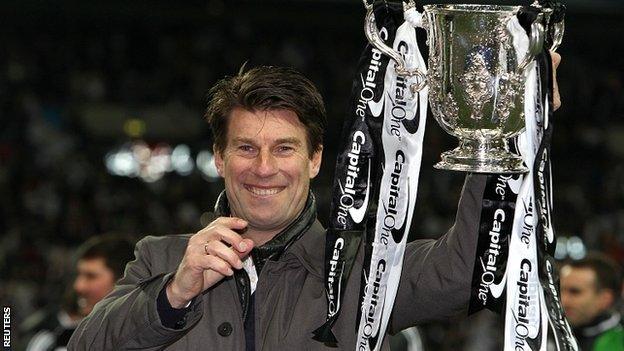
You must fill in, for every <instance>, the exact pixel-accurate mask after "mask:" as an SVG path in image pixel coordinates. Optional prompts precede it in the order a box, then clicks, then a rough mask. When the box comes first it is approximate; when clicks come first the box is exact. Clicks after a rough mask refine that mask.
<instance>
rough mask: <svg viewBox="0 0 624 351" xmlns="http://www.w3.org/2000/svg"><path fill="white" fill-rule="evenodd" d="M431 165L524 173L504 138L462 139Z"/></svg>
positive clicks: (456, 169)
mask: <svg viewBox="0 0 624 351" xmlns="http://www.w3.org/2000/svg"><path fill="white" fill-rule="evenodd" d="M441 158H442V160H441V161H440V162H438V163H437V164H435V165H434V166H433V167H435V168H437V169H445V170H449V171H460V172H473V173H502V174H513V173H526V172H528V171H529V169H528V168H527V167H526V166H525V165H524V162H522V158H520V156H518V155H514V154H512V153H511V152H509V150H508V149H507V141H506V140H462V141H460V145H459V147H457V148H456V149H454V150H451V151H447V152H444V153H443V154H442V155H441Z"/></svg>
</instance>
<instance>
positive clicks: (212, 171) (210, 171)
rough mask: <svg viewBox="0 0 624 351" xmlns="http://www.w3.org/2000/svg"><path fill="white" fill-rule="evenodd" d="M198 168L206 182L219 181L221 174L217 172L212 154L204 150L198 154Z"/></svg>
mask: <svg viewBox="0 0 624 351" xmlns="http://www.w3.org/2000/svg"><path fill="white" fill-rule="evenodd" d="M197 168H198V169H199V170H200V171H201V173H202V175H203V176H204V178H205V179H206V180H208V181H210V182H214V181H216V180H217V179H219V173H218V172H217V167H216V166H215V161H214V155H213V154H212V152H210V151H208V150H203V151H200V152H199V153H198V154H197Z"/></svg>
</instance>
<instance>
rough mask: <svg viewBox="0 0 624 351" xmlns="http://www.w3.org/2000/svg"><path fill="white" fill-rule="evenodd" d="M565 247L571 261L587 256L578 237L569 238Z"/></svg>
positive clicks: (583, 245)
mask: <svg viewBox="0 0 624 351" xmlns="http://www.w3.org/2000/svg"><path fill="white" fill-rule="evenodd" d="M566 247H567V251H568V255H569V256H570V258H571V259H573V260H580V259H581V258H583V257H585V255H586V254H587V249H586V248H585V244H584V243H583V240H581V238H579V237H578V236H571V237H570V238H568V242H567V244H566Z"/></svg>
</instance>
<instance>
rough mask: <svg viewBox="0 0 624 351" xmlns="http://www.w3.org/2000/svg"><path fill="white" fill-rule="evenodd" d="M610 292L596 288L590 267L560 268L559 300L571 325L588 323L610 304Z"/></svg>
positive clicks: (594, 274)
mask: <svg viewBox="0 0 624 351" xmlns="http://www.w3.org/2000/svg"><path fill="white" fill-rule="evenodd" d="M609 294H610V292H609V291H607V290H601V291H599V290H597V289H596V273H595V272H594V271H593V270H592V269H590V268H575V267H570V266H563V268H561V300H562V302H563V308H564V309H565V313H566V316H567V317H568V321H569V322H570V324H571V325H572V326H573V327H578V326H582V325H585V324H588V323H590V322H591V321H592V320H593V319H594V318H596V317H597V316H598V315H600V314H601V313H603V312H605V311H606V310H607V309H608V308H609V307H610V304H611V301H612V300H611V299H610V298H609V296H608V295H609Z"/></svg>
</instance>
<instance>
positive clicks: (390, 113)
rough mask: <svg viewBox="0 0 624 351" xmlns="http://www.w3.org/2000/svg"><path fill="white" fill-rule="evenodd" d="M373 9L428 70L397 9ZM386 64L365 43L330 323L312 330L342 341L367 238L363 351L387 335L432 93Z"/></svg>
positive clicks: (332, 274)
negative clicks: (345, 307)
mask: <svg viewBox="0 0 624 351" xmlns="http://www.w3.org/2000/svg"><path fill="white" fill-rule="evenodd" d="M374 12H375V17H376V23H377V24H378V27H379V28H378V29H379V34H380V37H381V38H382V39H383V40H384V41H385V42H386V43H388V44H389V45H392V46H393V47H394V49H395V50H397V51H398V52H400V53H401V54H402V56H403V57H404V59H405V61H406V64H407V67H408V68H413V67H416V66H418V67H421V69H422V70H423V71H424V70H425V63H424V60H423V58H422V55H421V54H420V51H419V50H418V46H417V43H416V31H415V29H414V27H413V26H411V25H409V24H408V23H404V20H403V8H402V7H401V6H400V4H392V3H388V4H384V3H381V2H380V3H377V4H375V8H374ZM388 61H389V59H388V58H387V57H386V56H385V55H382V53H381V52H380V51H379V50H377V49H375V48H374V47H372V46H371V45H368V46H367V47H366V49H365V50H364V53H363V55H362V58H361V59H360V63H359V65H358V70H357V75H356V78H355V80H354V84H353V92H352V99H351V100H352V103H351V109H350V111H349V112H350V116H349V118H348V120H347V122H346V123H345V126H344V130H343V138H342V140H343V141H342V146H341V150H342V151H341V153H340V154H339V156H338V161H337V164H336V171H335V179H334V192H333V202H332V210H331V214H330V225H329V230H328V233H327V237H326V251H325V262H326V263H325V290H326V297H327V302H328V310H327V321H326V323H325V324H324V325H323V326H321V327H320V328H318V329H317V330H315V331H314V339H316V340H319V341H322V342H329V343H336V342H337V340H336V338H335V336H334V335H333V333H332V332H331V327H332V325H333V324H334V323H335V321H336V319H337V318H338V316H339V314H340V308H341V301H342V300H343V294H344V291H343V289H342V287H343V286H344V284H346V281H347V279H348V278H349V274H350V269H351V267H352V264H353V260H354V259H355V255H356V254H357V249H358V246H359V244H360V241H361V240H362V237H364V238H365V245H364V265H363V270H362V272H361V274H362V287H361V297H360V308H359V314H358V318H357V320H358V325H357V326H356V332H357V333H358V338H357V349H358V350H378V349H379V348H380V347H381V344H382V341H383V336H384V335H385V330H386V327H387V324H388V320H389V317H390V312H391V311H392V306H393V304H394V298H395V296H396V291H397V288H398V283H399V278H400V275H401V268H402V262H403V252H404V249H405V244H406V241H407V233H408V231H409V226H410V223H411V219H412V214H413V209H414V205H415V201H416V194H417V188H418V176H419V172H420V161H421V158H422V140H423V135H424V129H425V118H426V114H427V89H426V88H425V89H423V90H422V91H421V92H420V93H415V94H414V93H412V92H411V91H410V86H411V85H412V84H414V83H416V82H415V81H414V78H412V77H404V76H398V75H397V73H396V70H395V69H394V63H390V64H388ZM356 273H358V274H359V273H360V272H356Z"/></svg>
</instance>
